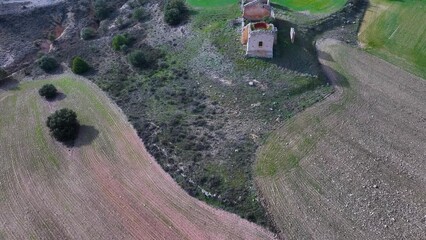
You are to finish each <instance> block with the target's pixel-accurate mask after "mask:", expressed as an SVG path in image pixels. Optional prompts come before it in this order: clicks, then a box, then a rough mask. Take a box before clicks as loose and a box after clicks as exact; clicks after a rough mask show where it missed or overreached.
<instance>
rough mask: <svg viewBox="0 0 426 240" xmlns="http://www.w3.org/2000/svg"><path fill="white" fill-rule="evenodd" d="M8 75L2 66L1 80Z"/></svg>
mask: <svg viewBox="0 0 426 240" xmlns="http://www.w3.org/2000/svg"><path fill="white" fill-rule="evenodd" d="M6 77H7V72H6V70H4V69H3V68H0V80H3V79H4V78H6Z"/></svg>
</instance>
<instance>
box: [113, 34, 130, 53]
mask: <svg viewBox="0 0 426 240" xmlns="http://www.w3.org/2000/svg"><path fill="white" fill-rule="evenodd" d="M128 44H129V39H128V37H127V36H125V35H121V34H118V35H115V36H114V37H113V38H112V49H114V50H115V51H119V50H122V49H123V48H125V47H127V45H128Z"/></svg>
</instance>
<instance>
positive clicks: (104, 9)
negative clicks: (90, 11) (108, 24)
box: [94, 0, 111, 20]
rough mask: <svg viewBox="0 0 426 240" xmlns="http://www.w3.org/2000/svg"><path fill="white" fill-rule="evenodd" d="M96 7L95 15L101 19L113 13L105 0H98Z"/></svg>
mask: <svg viewBox="0 0 426 240" xmlns="http://www.w3.org/2000/svg"><path fill="white" fill-rule="evenodd" d="M94 8H95V16H96V18H97V19H99V20H104V19H106V18H107V17H108V16H109V14H110V13H111V9H110V7H109V6H108V4H107V2H106V1H105V0H96V1H95V6H94Z"/></svg>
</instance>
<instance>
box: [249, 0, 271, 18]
mask: <svg viewBox="0 0 426 240" xmlns="http://www.w3.org/2000/svg"><path fill="white" fill-rule="evenodd" d="M241 8H242V11H243V18H244V19H246V20H248V21H262V20H264V19H266V18H269V17H271V18H273V17H274V11H273V9H272V7H271V5H270V4H269V0H242V6H241Z"/></svg>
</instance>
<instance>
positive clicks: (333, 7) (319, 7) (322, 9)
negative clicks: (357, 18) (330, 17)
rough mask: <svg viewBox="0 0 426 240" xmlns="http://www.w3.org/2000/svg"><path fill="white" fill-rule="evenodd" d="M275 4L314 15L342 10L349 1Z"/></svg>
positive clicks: (284, 1) (300, 0) (297, 0)
mask: <svg viewBox="0 0 426 240" xmlns="http://www.w3.org/2000/svg"><path fill="white" fill-rule="evenodd" d="M272 2H273V3H275V4H279V5H282V6H285V7H288V8H289V9H291V10H294V11H308V12H309V13H313V14H330V13H332V12H335V11H337V10H339V9H341V8H342V7H343V6H344V5H345V3H346V2H347V0H272Z"/></svg>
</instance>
